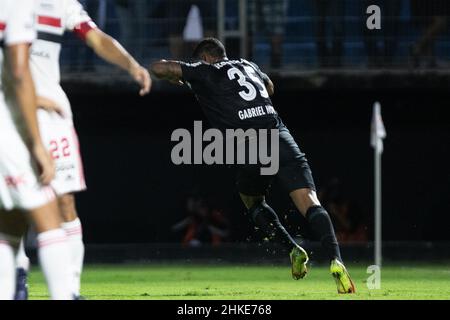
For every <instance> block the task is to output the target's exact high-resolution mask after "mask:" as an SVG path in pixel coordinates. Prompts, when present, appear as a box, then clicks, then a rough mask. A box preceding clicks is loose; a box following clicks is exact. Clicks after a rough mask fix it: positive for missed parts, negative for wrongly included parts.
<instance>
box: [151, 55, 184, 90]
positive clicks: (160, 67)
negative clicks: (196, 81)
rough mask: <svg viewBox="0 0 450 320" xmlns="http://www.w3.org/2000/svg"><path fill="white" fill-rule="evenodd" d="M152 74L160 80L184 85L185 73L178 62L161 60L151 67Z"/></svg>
mask: <svg viewBox="0 0 450 320" xmlns="http://www.w3.org/2000/svg"><path fill="white" fill-rule="evenodd" d="M150 70H151V72H152V73H153V74H154V75H155V76H156V77H157V78H159V79H163V80H167V81H170V82H172V83H174V84H179V85H182V84H183V82H182V78H183V71H182V69H181V64H180V63H179V62H178V61H167V60H160V61H157V62H153V63H152V64H151V66H150Z"/></svg>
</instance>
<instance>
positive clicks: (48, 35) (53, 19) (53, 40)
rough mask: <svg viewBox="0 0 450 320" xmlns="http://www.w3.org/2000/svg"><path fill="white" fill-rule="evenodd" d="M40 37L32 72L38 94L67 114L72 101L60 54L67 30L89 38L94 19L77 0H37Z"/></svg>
mask: <svg viewBox="0 0 450 320" xmlns="http://www.w3.org/2000/svg"><path fill="white" fill-rule="evenodd" d="M35 19H36V29H37V40H36V41H35V42H34V44H33V46H32V48H31V71H32V73H33V78H34V82H35V86H36V92H37V95H39V96H42V97H45V98H48V99H51V100H53V101H55V102H56V103H57V104H58V105H59V106H60V107H61V108H62V109H63V112H64V113H65V115H66V116H67V117H71V116H72V111H71V108H70V103H69V100H68V98H67V96H66V94H65V93H64V91H63V89H62V88H61V85H60V67H59V56H60V53H61V41H62V37H63V35H64V33H65V32H66V31H72V32H74V33H75V34H77V35H78V36H79V37H81V38H82V39H83V40H84V39H85V36H86V33H87V32H88V31H89V30H91V29H93V28H95V27H96V26H95V24H94V22H92V20H91V18H90V17H89V15H88V14H87V12H86V11H85V10H84V9H83V6H82V5H81V4H80V3H79V2H78V1H77V0H35Z"/></svg>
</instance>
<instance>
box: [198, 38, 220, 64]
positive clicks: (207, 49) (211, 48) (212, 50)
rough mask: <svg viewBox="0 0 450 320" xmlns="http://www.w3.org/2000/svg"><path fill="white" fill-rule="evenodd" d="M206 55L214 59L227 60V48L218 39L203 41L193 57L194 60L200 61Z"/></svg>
mask: <svg viewBox="0 0 450 320" xmlns="http://www.w3.org/2000/svg"><path fill="white" fill-rule="evenodd" d="M204 53H206V54H208V55H210V56H212V57H214V58H225V57H226V56H227V53H226V50H225V46H224V45H223V44H222V42H220V41H219V40H218V39H216V38H206V39H204V40H202V41H201V42H200V43H199V44H198V45H197V47H196V48H195V50H194V53H193V54H192V56H193V58H194V59H200V58H201V55H202V54H204Z"/></svg>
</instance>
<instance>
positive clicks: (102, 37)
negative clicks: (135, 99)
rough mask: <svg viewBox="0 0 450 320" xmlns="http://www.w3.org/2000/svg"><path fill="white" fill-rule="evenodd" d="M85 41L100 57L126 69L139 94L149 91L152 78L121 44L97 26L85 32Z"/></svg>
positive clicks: (142, 94)
mask: <svg viewBox="0 0 450 320" xmlns="http://www.w3.org/2000/svg"><path fill="white" fill-rule="evenodd" d="M86 43H87V45H88V46H89V47H91V48H92V49H93V50H94V51H95V53H96V54H97V55H98V56H99V57H100V58H102V59H104V60H106V61H108V62H109V63H112V64H114V65H116V66H118V67H119V68H121V69H123V70H125V71H127V72H128V73H129V74H130V75H131V77H133V79H134V80H135V81H136V82H137V83H138V84H139V85H140V86H141V90H140V92H139V94H140V95H141V96H144V95H146V94H148V93H149V92H150V89H151V86H152V79H151V77H150V74H149V73H148V71H147V70H146V69H145V68H143V67H142V66H141V65H140V64H139V63H138V62H137V61H136V60H135V59H134V58H133V57H132V56H131V55H130V54H129V53H128V52H127V51H126V50H125V48H124V47H122V45H121V44H120V43H119V42H118V41H117V40H115V39H114V38H112V37H111V36H109V35H107V34H106V33H104V32H103V31H101V30H100V29H98V28H94V29H91V30H90V31H89V32H88V33H87V34H86Z"/></svg>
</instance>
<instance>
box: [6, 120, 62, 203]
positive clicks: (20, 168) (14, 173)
mask: <svg viewBox="0 0 450 320" xmlns="http://www.w3.org/2000/svg"><path fill="white" fill-rule="evenodd" d="M54 199H55V193H54V192H53V189H52V188H51V187H49V186H42V185H41V184H40V183H39V181H38V177H37V174H36V170H35V165H34V163H32V160H31V156H30V153H29V151H28V149H27V147H26V146H25V144H24V142H23V140H22V137H21V136H20V134H19V133H18V131H17V130H16V129H14V128H12V127H9V128H0V209H3V210H7V211H9V210H12V209H23V210H31V209H36V208H39V207H41V206H43V205H45V204H47V203H49V202H51V201H52V200H54Z"/></svg>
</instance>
